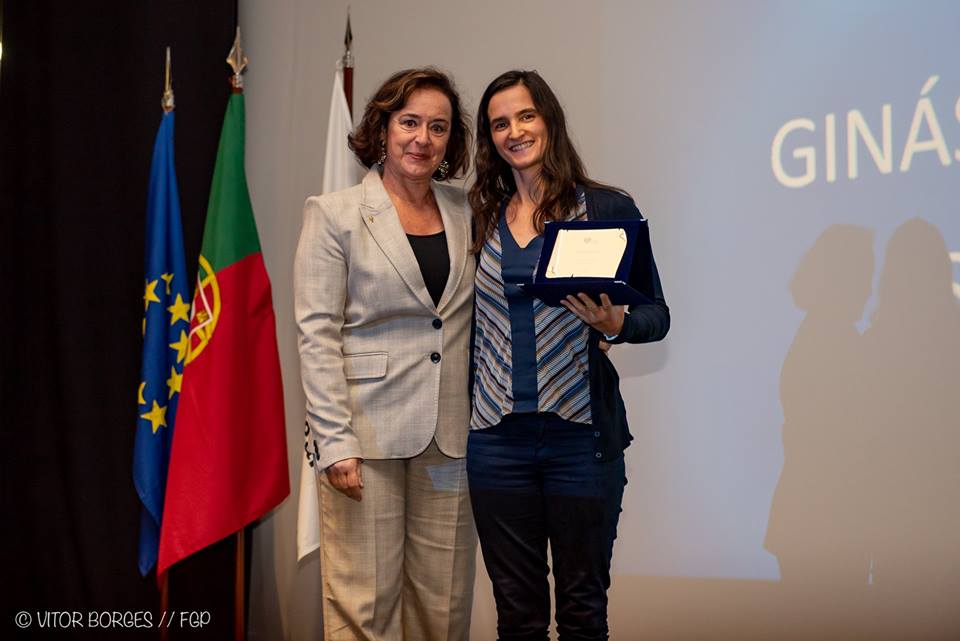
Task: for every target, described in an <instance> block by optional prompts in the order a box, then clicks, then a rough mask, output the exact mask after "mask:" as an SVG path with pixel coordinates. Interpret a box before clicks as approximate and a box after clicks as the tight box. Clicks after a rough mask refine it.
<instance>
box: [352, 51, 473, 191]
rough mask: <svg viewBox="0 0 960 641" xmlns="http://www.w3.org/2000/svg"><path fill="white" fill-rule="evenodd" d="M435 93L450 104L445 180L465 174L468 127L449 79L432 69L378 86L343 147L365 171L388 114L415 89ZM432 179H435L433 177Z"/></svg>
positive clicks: (376, 155) (403, 74)
mask: <svg viewBox="0 0 960 641" xmlns="http://www.w3.org/2000/svg"><path fill="white" fill-rule="evenodd" d="M426 88H430V89H436V90H438V91H439V92H440V93H442V94H443V95H445V96H446V97H447V99H448V100H450V109H451V111H452V114H451V116H452V117H451V121H452V122H451V123H450V142H448V143H447V151H446V154H445V155H444V160H446V161H447V162H448V163H449V164H450V167H449V169H448V170H447V175H446V180H449V179H451V178H456V177H458V176H461V175H463V174H465V173H466V171H467V169H468V168H469V167H470V123H469V117H468V116H467V115H466V114H465V113H464V111H463V105H461V104H460V95H459V94H458V93H457V89H456V87H455V86H454V84H453V80H451V79H450V77H449V76H448V75H447V74H445V73H443V72H442V71H440V70H438V69H434V68H433V67H421V68H419V69H404V70H403V71H398V72H397V73H395V74H393V75H392V76H390V77H389V78H388V79H387V81H386V82H384V83H383V84H382V85H380V88H379V89H377V91H376V93H374V94H373V98H371V99H370V101H369V102H367V106H366V107H365V108H364V110H363V118H362V119H361V120H360V124H358V125H357V128H356V129H355V130H354V131H353V133H352V134H350V135H349V136H347V144H349V145H350V149H351V150H352V151H353V153H354V154H355V155H356V157H357V159H358V160H359V161H360V162H361V163H363V165H364V166H365V167H372V166H373V164H374V163H375V162H377V160H378V159H379V157H380V149H381V146H380V141H381V136H382V134H383V132H384V131H386V129H387V121H388V120H389V118H390V114H391V113H393V112H394V111H397V110H398V109H402V108H403V106H404V105H405V104H407V99H408V98H409V97H410V94H412V93H413V92H414V91H416V90H417V89H426ZM434 177H437V175H436V174H434Z"/></svg>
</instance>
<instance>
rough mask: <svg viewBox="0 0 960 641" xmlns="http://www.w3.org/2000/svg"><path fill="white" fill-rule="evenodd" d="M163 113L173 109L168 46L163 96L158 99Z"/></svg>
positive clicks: (171, 75)
mask: <svg viewBox="0 0 960 641" xmlns="http://www.w3.org/2000/svg"><path fill="white" fill-rule="evenodd" d="M160 104H161V105H162V106H163V112H164V113H170V112H171V111H173V108H174V104H173V72H172V71H171V67H170V47H167V66H166V70H165V71H164V74H163V98H162V99H161V100H160Z"/></svg>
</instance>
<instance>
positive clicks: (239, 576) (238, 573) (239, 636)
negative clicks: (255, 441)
mask: <svg viewBox="0 0 960 641" xmlns="http://www.w3.org/2000/svg"><path fill="white" fill-rule="evenodd" d="M248 63H249V60H247V57H246V56H245V55H244V54H243V48H242V47H241V46H240V25H237V35H236V38H234V40H233V47H231V48H230V53H229V54H227V64H228V65H230V67H231V68H232V69H233V76H231V77H230V86H231V88H232V90H233V93H243V72H244V70H245V69H246V68H247V64H248ZM244 529H245V528H240V529H239V530H238V531H237V533H236V541H237V543H236V546H235V548H236V557H235V564H234V578H233V638H234V641H244V639H246V636H247V635H246V628H247V626H246V621H245V615H246V599H245V598H244V597H245V596H246V594H245V585H244V579H245V576H246V564H245V561H246V553H245V551H244Z"/></svg>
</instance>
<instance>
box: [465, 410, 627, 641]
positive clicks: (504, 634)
mask: <svg viewBox="0 0 960 641" xmlns="http://www.w3.org/2000/svg"><path fill="white" fill-rule="evenodd" d="M595 434H596V432H595V431H594V428H593V427H592V426H590V425H581V424H578V423H571V422H569V421H565V420H563V419H561V418H559V417H558V416H556V415H555V414H510V415H508V416H506V417H504V419H503V421H501V422H500V423H499V424H498V425H496V426H494V427H489V428H486V429H483V430H474V431H472V432H470V437H469V442H468V446H467V476H468V479H469V483H470V500H471V502H472V504H473V514H474V520H475V521H476V524H477V533H478V534H479V536H480V547H481V549H482V551H483V560H484V564H485V565H486V568H487V573H488V574H489V575H490V579H491V580H492V582H493V595H494V598H495V599H496V603H497V633H498V636H499V638H500V641H519V640H524V641H526V640H531V641H533V640H536V641H546V640H547V629H548V627H549V624H550V589H549V584H548V582H547V574H548V572H549V566H548V565H547V542H548V541H549V542H550V551H551V554H552V560H553V578H554V584H555V586H556V599H557V633H558V635H559V639H560V641H581V640H587V639H590V640H594V639H607V638H608V631H607V588H609V587H610V559H611V556H612V554H613V540H614V539H615V538H616V535H617V521H618V520H619V518H620V502H621V499H622V498H623V488H624V485H626V482H627V481H626V478H625V476H624V463H623V457H622V456H620V457H618V458H616V459H614V460H609V461H603V462H599V461H598V460H597V459H596V458H595V452H596V449H597V437H596V436H595Z"/></svg>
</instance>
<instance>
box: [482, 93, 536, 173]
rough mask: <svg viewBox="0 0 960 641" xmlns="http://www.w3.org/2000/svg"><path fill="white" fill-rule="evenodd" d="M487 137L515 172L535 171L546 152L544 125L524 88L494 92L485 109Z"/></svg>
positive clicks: (531, 98)
mask: <svg viewBox="0 0 960 641" xmlns="http://www.w3.org/2000/svg"><path fill="white" fill-rule="evenodd" d="M487 117H488V118H489V119H490V137H491V139H492V141H493V146H494V147H495V148H496V150H497V153H499V154H500V157H501V158H503V159H504V160H505V161H506V162H507V164H509V165H510V167H512V168H513V170H514V171H515V172H528V171H532V172H539V171H540V167H541V165H542V164H543V157H544V154H546V151H547V124H546V122H545V121H544V119H543V116H542V115H541V114H540V113H539V112H538V111H537V108H536V107H535V106H534V104H533V97H532V96H531V95H530V91H529V90H528V89H527V88H526V87H525V86H524V85H514V86H513V87H508V88H507V89H504V90H503V91H499V92H497V93H495V94H494V95H493V96H492V97H491V98H490V103H489V105H488V107H487Z"/></svg>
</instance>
